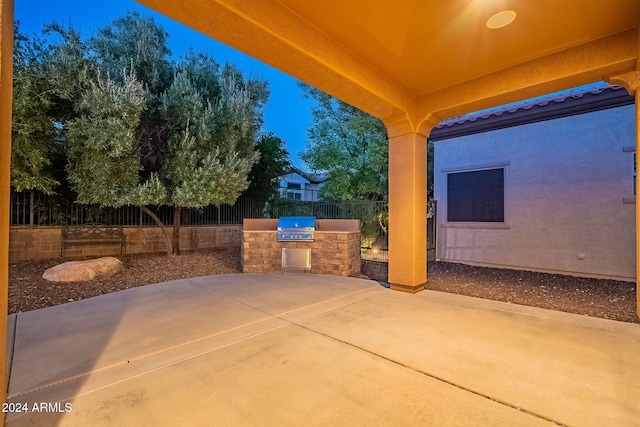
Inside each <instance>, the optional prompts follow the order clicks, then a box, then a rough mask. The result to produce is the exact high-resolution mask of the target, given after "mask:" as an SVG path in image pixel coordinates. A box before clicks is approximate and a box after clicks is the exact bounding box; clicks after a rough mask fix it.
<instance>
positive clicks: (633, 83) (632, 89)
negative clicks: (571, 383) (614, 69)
mask: <svg viewBox="0 0 640 427" xmlns="http://www.w3.org/2000/svg"><path fill="white" fill-rule="evenodd" d="M638 68H640V62H639V63H638ZM607 81H608V82H609V83H611V84H616V85H620V86H622V87H624V88H625V89H627V91H628V92H629V95H633V96H635V98H636V161H637V159H638V147H639V146H640V144H639V143H638V142H639V141H640V97H638V93H637V91H638V87H639V86H640V71H631V72H629V73H625V74H622V75H619V76H614V77H610V78H609V79H607ZM636 189H638V190H640V174H638V173H637V174H636ZM636 193H637V190H636ZM639 202H640V200H639V198H638V195H637V194H636V314H637V315H638V317H640V211H639V209H638V203H639Z"/></svg>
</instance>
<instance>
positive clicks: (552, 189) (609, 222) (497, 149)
mask: <svg viewBox="0 0 640 427" xmlns="http://www.w3.org/2000/svg"><path fill="white" fill-rule="evenodd" d="M634 114H635V112H634V106H633V105H628V106H623V107H617V108H611V109H607V110H601V111H597V112H590V113H586V114H581V115H575V116H569V117H562V118H557V119H554V120H547V121H542V122H538V123H531V124H526V125H522V126H516V127H510V128H506V129H499V130H494V131H489V132H484V133H479V134H475V135H467V136H461V137H457V138H452V139H447V140H442V141H437V142H436V143H435V165H434V166H435V167H434V175H435V176H434V193H435V198H436V200H438V205H437V206H438V215H437V218H438V231H437V242H436V256H437V258H438V259H439V260H442V261H451V262H462V263H468V264H475V265H483V266H490V267H505V268H514V269H525V270H534V271H544V272H551V273H561V274H570V275H576V276H585V277H603V278H615V279H619V280H629V281H631V280H635V276H636V273H635V264H636V261H635V260H636V246H635V226H634V224H635V208H636V205H635V197H634V195H633V177H634V164H633V161H634V152H635V127H634V123H635V117H634ZM494 166H496V167H498V166H499V167H504V170H505V172H504V223H471V222H469V223H464V222H448V221H447V174H448V173H452V172H463V171H472V170H478V169H488V168H492V167H494Z"/></svg>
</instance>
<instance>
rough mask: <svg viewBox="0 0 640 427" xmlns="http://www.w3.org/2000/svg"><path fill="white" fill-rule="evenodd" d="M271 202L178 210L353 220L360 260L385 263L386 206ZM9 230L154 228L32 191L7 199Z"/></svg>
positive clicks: (431, 241)
mask: <svg viewBox="0 0 640 427" xmlns="http://www.w3.org/2000/svg"><path fill="white" fill-rule="evenodd" d="M280 194H282V192H281V191H279V192H278V194H277V195H276V197H274V198H272V199H270V200H269V201H268V202H264V201H261V200H256V199H252V198H251V197H247V196H241V197H240V198H238V200H237V201H236V202H235V203H234V204H233V205H219V206H217V205H211V206H207V207H204V208H201V209H182V212H181V215H182V218H181V223H182V224H184V225H231V224H242V220H243V219H244V218H278V217H280V216H314V217H316V218H322V219H358V220H360V224H361V234H362V247H363V258H365V259H375V260H379V261H386V260H387V259H388V257H387V252H388V245H387V235H388V231H389V230H388V227H389V205H388V202H386V201H379V202H374V201H352V202H326V201H300V200H292V199H291V198H288V197H286V196H285V197H279V196H278V195H280ZM10 205H11V215H10V224H11V226H23V227H24V226H26V227H39V226H62V225H83V224H101V225H109V226H138V227H150V226H155V225H156V224H155V222H154V221H153V219H152V218H151V217H150V216H149V215H147V214H145V213H144V212H143V211H142V209H140V208H139V207H137V206H124V207H121V208H110V207H101V206H99V205H81V204H78V203H75V202H70V201H66V200H64V199H63V198H60V197H55V196H46V195H43V194H40V193H37V192H22V193H18V192H13V193H12V194H11V200H10ZM147 208H148V209H150V210H151V211H152V212H153V213H154V214H155V215H157V216H158V218H159V219H160V220H161V221H162V223H163V224H168V225H170V224H172V223H173V215H174V209H173V207H171V206H147ZM427 208H428V211H427V218H428V220H427V237H428V242H427V244H428V254H429V258H430V259H432V258H433V257H434V254H435V235H436V220H435V212H436V202H435V201H433V202H429V204H428V207H427Z"/></svg>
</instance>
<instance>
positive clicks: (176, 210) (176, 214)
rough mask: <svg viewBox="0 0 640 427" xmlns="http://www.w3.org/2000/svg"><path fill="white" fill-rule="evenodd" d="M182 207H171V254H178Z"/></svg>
mask: <svg viewBox="0 0 640 427" xmlns="http://www.w3.org/2000/svg"><path fill="white" fill-rule="evenodd" d="M181 214H182V208H181V207H180V206H174V207H173V254H174V255H180V217H181Z"/></svg>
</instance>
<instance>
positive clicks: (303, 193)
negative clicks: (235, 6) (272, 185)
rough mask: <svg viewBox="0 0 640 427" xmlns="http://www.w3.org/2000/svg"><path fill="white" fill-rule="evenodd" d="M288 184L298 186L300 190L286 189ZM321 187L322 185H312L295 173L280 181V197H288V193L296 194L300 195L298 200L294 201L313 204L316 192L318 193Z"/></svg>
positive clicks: (316, 197)
mask: <svg viewBox="0 0 640 427" xmlns="http://www.w3.org/2000/svg"><path fill="white" fill-rule="evenodd" d="M288 184H298V185H300V190H294V189H287V186H288ZM321 185H322V184H317V183H312V182H310V181H309V180H308V179H306V178H305V177H303V176H300V175H299V174H297V173H290V174H287V175H285V176H284V177H282V178H281V179H280V191H281V192H282V197H289V196H288V194H289V193H291V194H295V193H297V194H300V198H298V199H295V200H300V201H303V202H315V201H316V200H318V191H320V186H321Z"/></svg>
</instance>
